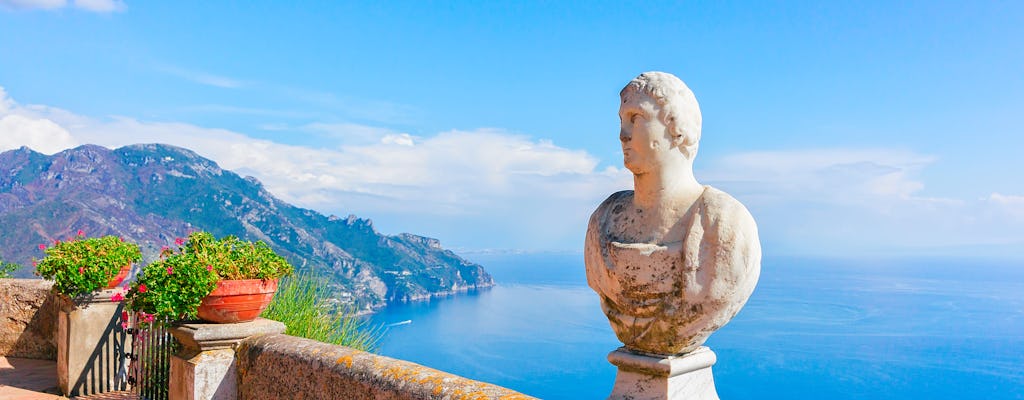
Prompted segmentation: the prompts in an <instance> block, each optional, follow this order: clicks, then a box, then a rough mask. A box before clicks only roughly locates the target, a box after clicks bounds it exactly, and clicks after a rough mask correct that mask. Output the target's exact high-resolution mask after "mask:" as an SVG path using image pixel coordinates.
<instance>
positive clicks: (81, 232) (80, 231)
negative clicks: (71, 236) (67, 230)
mask: <svg viewBox="0 0 1024 400" xmlns="http://www.w3.org/2000/svg"><path fill="white" fill-rule="evenodd" d="M77 236H85V231H83V230H81V229H79V230H78V235H77Z"/></svg>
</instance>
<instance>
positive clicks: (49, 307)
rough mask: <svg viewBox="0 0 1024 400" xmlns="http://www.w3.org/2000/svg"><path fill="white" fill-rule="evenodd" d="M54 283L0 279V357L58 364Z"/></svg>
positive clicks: (36, 280)
mask: <svg viewBox="0 0 1024 400" xmlns="http://www.w3.org/2000/svg"><path fill="white" fill-rule="evenodd" d="M51 286H53V282H50V281H44V280H41V279H0V356H5V357H18V358H36V359H43V360H55V359H56V358H57V347H56V342H55V339H54V336H53V335H54V332H56V331H57V311H58V309H59V304H58V303H59V302H58V301H57V298H56V296H55V295H54V294H53V293H51V292H50V287H51Z"/></svg>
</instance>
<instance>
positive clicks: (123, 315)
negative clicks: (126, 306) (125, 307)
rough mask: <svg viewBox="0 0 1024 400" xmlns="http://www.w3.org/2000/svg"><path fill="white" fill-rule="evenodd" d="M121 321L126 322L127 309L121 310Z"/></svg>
mask: <svg viewBox="0 0 1024 400" xmlns="http://www.w3.org/2000/svg"><path fill="white" fill-rule="evenodd" d="M121 321H124V322H128V311H121Z"/></svg>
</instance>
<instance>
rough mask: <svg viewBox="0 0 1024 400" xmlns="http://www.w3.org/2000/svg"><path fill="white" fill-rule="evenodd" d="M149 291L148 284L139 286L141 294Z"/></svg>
mask: <svg viewBox="0 0 1024 400" xmlns="http://www.w3.org/2000/svg"><path fill="white" fill-rule="evenodd" d="M147 290H149V289H147V288H146V284H145V283H140V284H139V293H146V291H147Z"/></svg>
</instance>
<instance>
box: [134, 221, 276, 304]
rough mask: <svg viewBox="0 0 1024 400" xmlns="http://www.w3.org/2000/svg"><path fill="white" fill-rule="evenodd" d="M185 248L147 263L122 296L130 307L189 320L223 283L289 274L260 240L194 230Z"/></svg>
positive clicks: (166, 252)
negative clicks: (225, 280)
mask: <svg viewBox="0 0 1024 400" xmlns="http://www.w3.org/2000/svg"><path fill="white" fill-rule="evenodd" d="M177 243H178V244H179V245H181V246H183V247H179V248H178V249H177V250H171V249H164V251H162V252H161V254H160V257H161V259H160V260H157V261H156V262H153V263H152V264H149V265H147V266H146V267H145V268H144V269H143V270H142V274H140V275H139V278H138V279H136V280H135V282H134V283H133V284H132V286H131V289H129V291H128V294H127V296H126V298H127V300H128V309H130V310H134V311H139V312H143V313H146V314H152V315H155V316H157V317H169V318H171V319H174V320H179V319H192V318H195V317H196V311H197V309H198V308H199V304H200V303H202V301H203V298H204V297H206V296H207V295H209V294H210V292H212V291H213V289H214V288H216V287H217V282H218V281H220V280H221V279H228V280H232V279H277V278H280V277H282V276H286V275H290V274H291V273H292V266H291V264H289V263H288V261H286V260H285V259H284V258H282V257H281V256H279V255H277V254H276V253H274V251H273V250H271V249H270V247H269V246H267V245H266V244H265V243H263V242H256V243H252V242H246V241H242V240H239V239H238V238H236V237H234V236H227V237H224V238H223V239H220V240H217V239H215V238H214V237H213V235H211V234H210V233H207V232H194V233H192V234H190V235H189V236H188V240H187V241H185V240H182V239H179V240H178V241H177Z"/></svg>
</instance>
